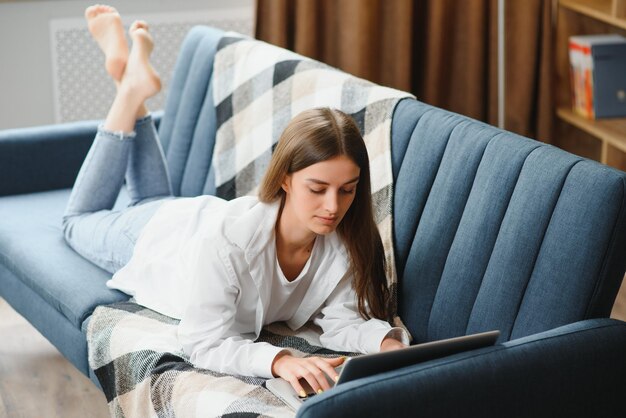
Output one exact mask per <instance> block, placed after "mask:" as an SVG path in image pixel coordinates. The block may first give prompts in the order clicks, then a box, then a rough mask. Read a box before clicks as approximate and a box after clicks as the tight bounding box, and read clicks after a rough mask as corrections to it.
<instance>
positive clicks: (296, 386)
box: [285, 374, 307, 398]
mask: <svg viewBox="0 0 626 418" xmlns="http://www.w3.org/2000/svg"><path fill="white" fill-rule="evenodd" d="M285 380H287V381H288V382H289V383H291V387H293V390H295V391H296V393H297V394H298V396H300V397H301V398H306V396H307V393H306V392H305V391H304V388H303V387H302V385H301V384H300V379H299V378H298V376H296V375H293V374H292V375H291V376H290V377H288V378H286V379H285Z"/></svg>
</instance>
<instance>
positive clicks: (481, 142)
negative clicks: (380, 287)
mask: <svg viewBox="0 0 626 418" xmlns="http://www.w3.org/2000/svg"><path fill="white" fill-rule="evenodd" d="M424 119H426V120H427V121H428V124H422V121H423V120H424ZM452 123H454V126H453V127H451V126H450V125H452ZM428 125H430V127H431V131H430V132H429V131H422V132H420V134H421V135H422V136H424V137H425V138H427V139H426V142H425V144H428V143H429V142H431V141H436V143H438V145H439V147H441V145H445V152H443V156H442V157H441V161H440V164H439V165H437V167H436V170H437V171H436V172H435V171H434V169H433V167H432V165H433V163H432V159H439V158H440V157H439V156H440V155H441V153H438V154H434V155H432V154H433V153H432V151H429V150H428V149H422V150H420V152H419V153H417V156H418V157H419V158H422V159H425V160H426V162H429V163H430V167H428V166H427V165H426V164H423V163H422V164H420V160H419V158H418V160H417V161H411V163H412V164H416V167H417V169H416V170H415V172H414V173H413V177H412V179H410V180H408V181H412V182H414V183H417V182H418V179H420V177H421V176H424V177H426V178H427V179H429V180H430V181H432V183H430V182H429V183H428V184H427V185H422V188H423V190H420V189H419V188H418V189H417V193H414V195H416V197H417V198H418V201H419V202H420V204H422V205H423V211H422V213H421V216H418V219H419V222H418V225H417V229H416V232H415V234H414V238H413V242H412V245H411V250H410V253H409V257H408V259H407V263H406V268H405V270H404V272H403V275H402V280H401V282H400V287H399V289H400V295H401V296H400V303H399V312H400V315H401V316H402V318H403V321H404V322H405V324H406V325H407V327H408V328H409V330H410V331H411V333H412V334H413V337H414V338H415V339H416V341H425V340H427V339H428V321H429V314H430V311H431V307H432V303H433V299H434V297H435V294H436V292H437V288H438V286H439V280H440V278H441V273H442V271H443V268H444V265H445V262H446V258H447V254H448V251H449V249H450V245H451V243H452V238H453V236H454V233H455V231H456V227H457V225H458V222H459V220H460V217H461V213H462V211H463V207H464V206H465V203H466V199H467V196H468V194H469V190H470V188H471V184H472V181H473V177H474V174H475V170H476V168H477V167H478V161H479V160H480V157H481V156H482V152H483V150H484V147H485V146H486V144H487V142H488V140H489V139H490V137H487V138H486V137H485V136H484V135H482V133H481V131H483V130H484V129H486V128H485V127H486V125H483V124H479V123H471V122H470V121H469V120H464V119H463V118H459V117H456V118H455V117H451V115H450V114H449V113H446V112H434V111H433V112H429V113H428V114H427V115H424V116H423V117H422V120H421V121H420V123H419V124H418V127H420V128H421V129H423V128H425V127H428ZM466 137H470V138H476V139H475V140H471V141H467V140H465V141H464V138H466ZM477 143H478V145H477ZM412 147H413V144H410V145H409V149H411V148H412ZM407 152H409V150H407ZM429 159H430V160H431V161H428V160H429ZM407 163H409V160H406V158H405V162H404V164H403V170H404V166H405V165H406V164H407ZM433 173H435V177H434V180H433V179H432V176H433ZM399 180H400V179H399ZM431 184H432V186H430V185H431ZM428 186H430V187H428ZM398 193H399V192H398ZM405 196H406V195H405ZM422 202H423V203H422ZM405 210H406V209H405ZM413 216H415V215H413Z"/></svg>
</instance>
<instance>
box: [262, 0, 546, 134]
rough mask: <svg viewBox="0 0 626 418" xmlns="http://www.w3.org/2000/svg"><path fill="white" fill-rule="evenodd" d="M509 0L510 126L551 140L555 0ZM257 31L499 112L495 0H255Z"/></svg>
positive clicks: (479, 114) (353, 68) (448, 105)
mask: <svg viewBox="0 0 626 418" xmlns="http://www.w3.org/2000/svg"><path fill="white" fill-rule="evenodd" d="M505 3H506V6H505V13H506V15H505V31H506V32H505V39H506V41H505V46H506V52H505V60H506V61H505V71H506V73H505V83H506V88H505V98H506V101H505V108H506V112H505V128H506V129H508V130H511V131H514V132H517V133H520V134H522V135H526V136H530V137H533V138H537V139H540V140H543V141H546V142H550V141H549V138H550V129H551V124H552V91H551V87H550V85H551V77H552V76H551V74H552V70H551V68H552V64H551V55H552V54H551V43H552V29H551V27H552V26H551V16H552V8H551V0H524V1H520V0H506V1H505ZM256 36H257V38H258V39H261V40H264V41H267V42H270V43H273V44H275V45H279V46H282V47H285V48H288V49H291V50H293V51H295V52H298V53H300V54H302V55H306V56H309V57H311V58H314V59H317V60H319V61H323V62H325V63H327V64H329V65H332V66H334V67H337V68H340V69H342V70H344V71H346V72H349V73H351V74H354V75H356V76H359V77H362V78H365V79H368V80H371V81H373V82H375V83H379V84H382V85H385V86H390V87H394V88H397V89H400V90H405V91H410V92H412V93H413V94H415V96H416V97H417V98H418V99H419V100H421V101H423V102H426V103H429V104H432V105H434V106H438V107H442V108H445V109H449V110H451V111H453V112H457V113H461V114H464V115H467V116H470V117H473V118H476V119H479V120H483V121H486V122H488V123H490V124H493V125H496V124H497V122H498V120H497V119H498V116H497V115H498V113H497V112H498V104H497V103H498V102H497V101H498V92H497V86H498V84H497V0H467V1H458V0H257V19H256Z"/></svg>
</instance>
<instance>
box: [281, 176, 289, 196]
mask: <svg viewBox="0 0 626 418" xmlns="http://www.w3.org/2000/svg"><path fill="white" fill-rule="evenodd" d="M290 187H291V174H285V177H284V178H283V182H282V183H281V184H280V188H281V189H283V191H284V192H285V193H288V192H289V188H290Z"/></svg>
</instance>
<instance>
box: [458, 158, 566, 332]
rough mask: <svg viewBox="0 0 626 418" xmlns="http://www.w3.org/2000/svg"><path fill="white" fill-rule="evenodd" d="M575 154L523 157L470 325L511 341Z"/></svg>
mask: <svg viewBox="0 0 626 418" xmlns="http://www.w3.org/2000/svg"><path fill="white" fill-rule="evenodd" d="M576 161H577V159H576V158H575V157H573V156H572V155H570V154H566V153H563V152H562V151H560V150H557V149H556V148H554V147H550V146H541V147H539V148H536V149H535V150H534V151H533V152H531V153H530V154H529V155H528V157H527V158H526V159H525V161H524V164H523V166H522V170H521V172H520V175H519V178H518V180H517V183H516V185H515V189H514V191H513V194H512V196H511V199H510V203H509V206H508V208H507V211H506V214H505V216H504V219H503V221H502V225H501V228H500V230H499V232H498V237H497V239H496V243H495V245H494V248H493V251H492V253H491V258H490V260H489V264H488V266H487V269H486V271H485V275H484V278H483V282H482V285H481V288H480V290H479V293H478V295H477V297H476V301H475V303H474V307H473V310H472V313H471V316H470V320H469V322H468V325H467V330H466V332H467V333H472V332H479V331H483V330H486V329H499V330H500V332H501V337H500V339H501V340H508V339H509V338H510V335H511V330H512V328H513V324H514V323H515V320H516V317H517V313H518V310H519V306H520V303H521V300H522V299H523V297H524V293H525V291H526V288H527V284H528V281H529V278H530V277H531V275H532V271H533V269H534V265H535V260H536V257H537V254H538V253H539V251H540V248H541V245H542V242H543V240H544V235H545V231H546V229H547V227H548V225H549V222H550V219H551V217H552V213H553V211H554V207H555V205H556V202H557V200H558V197H559V195H560V193H561V189H562V186H563V183H564V181H565V176H566V175H567V173H568V172H569V170H570V169H571V167H572V166H573V165H574V164H575V163H576Z"/></svg>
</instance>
